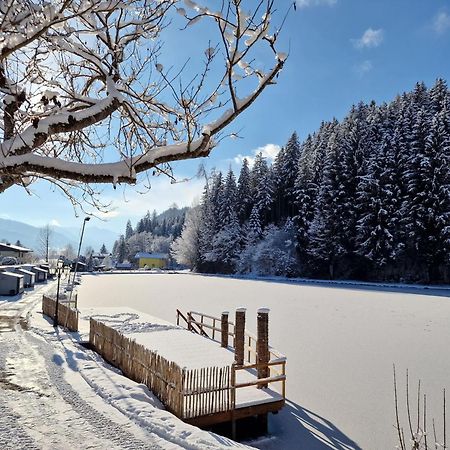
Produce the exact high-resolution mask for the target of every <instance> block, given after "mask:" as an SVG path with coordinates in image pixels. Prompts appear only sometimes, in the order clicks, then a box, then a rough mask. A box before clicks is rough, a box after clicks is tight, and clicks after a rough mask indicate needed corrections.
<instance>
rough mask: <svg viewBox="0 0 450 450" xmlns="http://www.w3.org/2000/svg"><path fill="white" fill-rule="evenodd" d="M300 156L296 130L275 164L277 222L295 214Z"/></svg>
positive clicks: (275, 209) (275, 210)
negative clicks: (296, 182) (296, 183)
mask: <svg viewBox="0 0 450 450" xmlns="http://www.w3.org/2000/svg"><path fill="white" fill-rule="evenodd" d="M299 157H300V144H299V141H298V136H297V133H295V132H294V133H293V134H292V136H291V137H290V139H289V141H288V142H287V144H286V146H285V147H284V148H282V149H281V151H280V152H279V153H278V155H277V157H276V158H275V162H274V166H273V184H274V199H275V200H274V219H275V222H279V221H284V220H285V219H286V218H287V217H293V216H294V214H295V180H296V178H297V174H298V163H299Z"/></svg>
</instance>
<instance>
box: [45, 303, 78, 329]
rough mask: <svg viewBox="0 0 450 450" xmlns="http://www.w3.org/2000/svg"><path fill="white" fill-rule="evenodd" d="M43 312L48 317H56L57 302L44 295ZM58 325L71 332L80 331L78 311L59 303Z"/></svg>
mask: <svg viewBox="0 0 450 450" xmlns="http://www.w3.org/2000/svg"><path fill="white" fill-rule="evenodd" d="M42 312H43V314H45V315H46V316H48V317H51V318H53V317H55V314H56V300H54V299H53V298H50V297H47V296H45V295H43V296H42ZM58 324H59V325H62V326H63V327H66V328H67V329H69V330H70V331H78V311H77V310H76V309H72V308H69V307H68V306H66V305H65V304H64V303H61V302H59V305H58Z"/></svg>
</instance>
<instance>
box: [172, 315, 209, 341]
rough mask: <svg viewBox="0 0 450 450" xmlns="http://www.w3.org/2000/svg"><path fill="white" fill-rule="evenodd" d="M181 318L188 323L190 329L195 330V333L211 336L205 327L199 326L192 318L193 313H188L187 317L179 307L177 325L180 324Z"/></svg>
mask: <svg viewBox="0 0 450 450" xmlns="http://www.w3.org/2000/svg"><path fill="white" fill-rule="evenodd" d="M180 318H181V319H183V320H184V322H185V323H186V325H187V329H188V330H189V331H192V332H194V333H195V334H201V335H202V336H205V337H209V336H208V334H207V333H206V332H205V331H204V330H203V327H201V326H197V324H196V323H195V321H194V320H193V319H192V316H191V313H189V312H188V313H187V318H186V317H185V315H184V314H183V313H182V312H181V311H180V310H179V309H177V325H178V326H179V325H180Z"/></svg>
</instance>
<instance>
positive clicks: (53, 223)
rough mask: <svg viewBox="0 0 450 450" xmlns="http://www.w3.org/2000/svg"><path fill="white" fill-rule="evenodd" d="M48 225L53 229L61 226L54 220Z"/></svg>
mask: <svg viewBox="0 0 450 450" xmlns="http://www.w3.org/2000/svg"><path fill="white" fill-rule="evenodd" d="M49 225H51V226H53V227H60V226H61V224H60V223H59V222H58V221H57V220H56V219H52V220H50V222H49Z"/></svg>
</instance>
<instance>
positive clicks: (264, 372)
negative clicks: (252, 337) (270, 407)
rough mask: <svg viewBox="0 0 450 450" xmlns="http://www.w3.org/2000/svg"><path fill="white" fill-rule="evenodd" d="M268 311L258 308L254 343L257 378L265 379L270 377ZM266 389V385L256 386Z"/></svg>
mask: <svg viewBox="0 0 450 450" xmlns="http://www.w3.org/2000/svg"><path fill="white" fill-rule="evenodd" d="M269 311H270V310H269V309H268V308H259V309H258V318H257V338H258V340H257V343H256V354H257V361H256V362H257V363H258V378H267V377H269V376H270V368H269V366H267V363H268V362H269V360H270V353H269ZM263 387H267V383H266V384H260V385H258V388H259V389H261V388H263Z"/></svg>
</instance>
